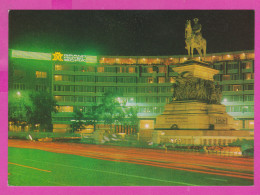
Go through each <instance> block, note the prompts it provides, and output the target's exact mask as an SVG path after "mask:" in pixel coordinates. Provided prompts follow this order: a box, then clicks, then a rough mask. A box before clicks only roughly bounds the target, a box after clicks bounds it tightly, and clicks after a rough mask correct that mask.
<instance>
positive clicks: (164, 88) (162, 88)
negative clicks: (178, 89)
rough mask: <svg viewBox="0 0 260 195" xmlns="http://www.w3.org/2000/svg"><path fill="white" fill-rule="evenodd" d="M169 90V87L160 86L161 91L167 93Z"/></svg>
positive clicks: (159, 90)
mask: <svg viewBox="0 0 260 195" xmlns="http://www.w3.org/2000/svg"><path fill="white" fill-rule="evenodd" d="M167 91H168V89H167V87H158V92H159V93H166V92H167Z"/></svg>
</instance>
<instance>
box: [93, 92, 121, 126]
mask: <svg viewBox="0 0 260 195" xmlns="http://www.w3.org/2000/svg"><path fill="white" fill-rule="evenodd" d="M124 106H125V101H124V99H123V98H122V97H120V95H119V94H116V93H111V92H107V93H105V94H104V95H103V100H102V103H101V104H100V105H98V106H97V107H96V109H95V112H96V115H98V116H99V118H98V120H99V121H103V122H104V124H109V125H110V129H112V124H120V123H121V121H122V120H123V119H124V118H125V111H124V110H123V107H124Z"/></svg>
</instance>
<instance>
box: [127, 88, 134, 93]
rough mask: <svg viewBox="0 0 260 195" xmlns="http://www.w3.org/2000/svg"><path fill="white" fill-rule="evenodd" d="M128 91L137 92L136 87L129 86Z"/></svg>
mask: <svg viewBox="0 0 260 195" xmlns="http://www.w3.org/2000/svg"><path fill="white" fill-rule="evenodd" d="M127 92H128V93H136V87H127Z"/></svg>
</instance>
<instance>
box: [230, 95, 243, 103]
mask: <svg viewBox="0 0 260 195" xmlns="http://www.w3.org/2000/svg"><path fill="white" fill-rule="evenodd" d="M232 97H233V98H232V100H233V102H242V101H243V96H241V95H235V96H232Z"/></svg>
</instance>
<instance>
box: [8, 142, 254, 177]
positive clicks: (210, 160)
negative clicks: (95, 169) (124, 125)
mask: <svg viewBox="0 0 260 195" xmlns="http://www.w3.org/2000/svg"><path fill="white" fill-rule="evenodd" d="M8 146H9V147H18V148H31V149H40V150H45V151H49V152H56V153H65V154H73V155H79V156H84V157H89V158H95V159H101V160H108V161H117V162H127V163H133V164H140V165H147V166H155V167H161V168H168V169H176V170H183V171H190V172H196V173H204V174H209V175H220V176H228V177H236V178H243V179H249V180H253V179H254V174H253V173H254V172H253V171H254V162H253V159H252V158H245V157H229V156H219V155H209V154H201V153H192V152H176V151H169V150H168V151H167V153H166V152H165V151H164V150H155V149H142V148H130V147H120V146H105V145H90V144H76V143H60V142H29V141H23V140H9V142H8Z"/></svg>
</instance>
